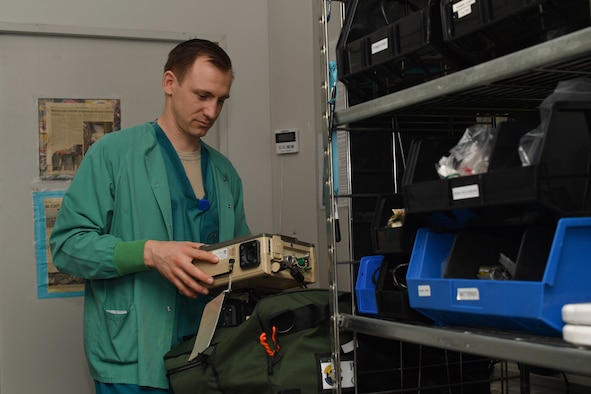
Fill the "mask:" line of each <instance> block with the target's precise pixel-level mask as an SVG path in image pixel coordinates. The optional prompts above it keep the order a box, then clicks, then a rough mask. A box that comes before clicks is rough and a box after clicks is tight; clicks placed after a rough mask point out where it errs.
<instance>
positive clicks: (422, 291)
mask: <svg viewBox="0 0 591 394" xmlns="http://www.w3.org/2000/svg"><path fill="white" fill-rule="evenodd" d="M417 288H418V290H419V297H431V285H419V286H418V287H417Z"/></svg>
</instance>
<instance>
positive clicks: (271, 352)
mask: <svg viewBox="0 0 591 394" xmlns="http://www.w3.org/2000/svg"><path fill="white" fill-rule="evenodd" d="M271 339H272V341H273V347H274V348H275V349H271V346H269V343H268V342H267V333H266V332H264V331H263V332H262V333H261V335H260V337H259V342H260V343H261V345H262V346H263V347H264V348H265V351H266V352H267V355H268V356H269V357H273V356H274V355H275V353H277V352H278V351H279V349H280V348H281V346H279V344H278V343H277V327H275V326H273V328H272V334H271Z"/></svg>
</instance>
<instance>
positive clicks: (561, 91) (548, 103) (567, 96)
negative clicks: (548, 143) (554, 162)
mask: <svg viewBox="0 0 591 394" xmlns="http://www.w3.org/2000/svg"><path fill="white" fill-rule="evenodd" d="M559 101H571V102H572V101H575V102H581V101H587V102H588V101H591V79H590V78H586V77H581V78H573V79H569V80H567V81H561V82H559V83H558V85H557V86H556V89H554V92H552V94H550V95H549V96H548V97H546V98H545V99H544V101H543V102H542V104H541V105H540V125H539V126H538V127H536V128H535V129H533V130H531V131H529V132H527V133H525V134H524V135H523V137H521V140H520V141H519V148H518V152H519V158H520V159H521V164H522V165H524V166H529V165H532V164H537V163H538V162H539V160H540V156H541V154H542V148H543V144H542V143H543V141H544V137H545V131H546V129H547V127H548V122H549V120H550V115H551V114H552V106H553V105H554V104H555V103H557V102H559Z"/></svg>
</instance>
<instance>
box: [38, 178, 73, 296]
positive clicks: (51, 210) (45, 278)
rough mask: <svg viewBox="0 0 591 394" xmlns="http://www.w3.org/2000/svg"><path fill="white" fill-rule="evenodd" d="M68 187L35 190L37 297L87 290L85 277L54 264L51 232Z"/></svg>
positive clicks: (68, 294) (71, 294) (65, 294)
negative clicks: (65, 189)
mask: <svg viewBox="0 0 591 394" xmlns="http://www.w3.org/2000/svg"><path fill="white" fill-rule="evenodd" d="M64 193H65V191H64V190H52V191H36V192H33V208H34V220H35V253H36V258H37V297H38V298H56V297H77V296H81V295H83V294H84V279H82V278H79V277H76V276H73V275H69V274H65V273H62V272H59V271H58V269H57V268H56V267H55V265H53V261H52V258H51V251H50V249H49V236H50V234H51V231H52V230H53V225H54V223H55V219H56V217H57V213H58V211H59V209H60V207H61V204H62V199H63V196H64Z"/></svg>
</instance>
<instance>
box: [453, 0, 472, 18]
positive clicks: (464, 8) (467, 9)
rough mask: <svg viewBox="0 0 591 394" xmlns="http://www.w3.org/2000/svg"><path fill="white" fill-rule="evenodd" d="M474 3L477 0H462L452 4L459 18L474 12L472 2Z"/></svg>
mask: <svg viewBox="0 0 591 394" xmlns="http://www.w3.org/2000/svg"><path fill="white" fill-rule="evenodd" d="M474 3H476V0H461V1H458V2H457V3H455V4H454V5H453V6H452V10H453V12H457V13H458V18H463V17H465V16H466V15H470V14H471V13H472V4H474Z"/></svg>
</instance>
